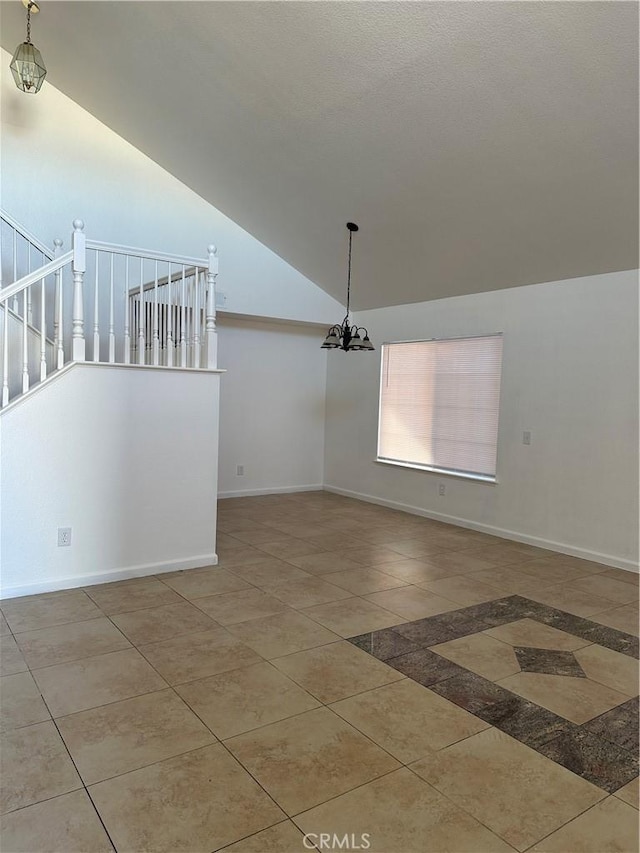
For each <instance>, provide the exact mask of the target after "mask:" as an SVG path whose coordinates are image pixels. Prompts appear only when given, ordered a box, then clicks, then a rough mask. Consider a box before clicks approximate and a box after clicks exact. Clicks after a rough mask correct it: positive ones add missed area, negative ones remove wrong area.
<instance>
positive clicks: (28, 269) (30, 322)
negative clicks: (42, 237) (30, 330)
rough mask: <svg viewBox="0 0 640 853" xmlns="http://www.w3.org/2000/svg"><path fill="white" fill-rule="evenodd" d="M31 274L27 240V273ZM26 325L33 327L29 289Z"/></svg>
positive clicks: (29, 289) (29, 247) (29, 245)
mask: <svg viewBox="0 0 640 853" xmlns="http://www.w3.org/2000/svg"><path fill="white" fill-rule="evenodd" d="M30 272H31V243H30V242H29V241H28V240H27V273H30ZM27 323H29V325H30V326H33V298H32V293H31V288H30V287H29V288H28V289H27Z"/></svg>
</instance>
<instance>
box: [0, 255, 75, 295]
mask: <svg viewBox="0 0 640 853" xmlns="http://www.w3.org/2000/svg"><path fill="white" fill-rule="evenodd" d="M72 260H73V252H72V251H70V252H65V254H64V255H60V257H58V258H54V259H53V260H52V261H49V263H48V264H45V265H44V266H43V267H40V268H39V269H37V270H34V271H33V272H30V273H29V275H25V276H23V277H22V278H19V279H18V281H14V282H13V284H9V285H8V286H7V287H3V288H2V290H0V303H2V302H6V301H7V300H8V299H11V298H12V297H14V296H15V295H16V294H17V293H20V292H21V291H22V290H25V288H27V287H31V285H32V284H35V283H36V282H37V281H40V280H41V279H43V278H46V277H47V276H48V275H51V274H52V273H54V272H58V270H60V269H62V267H64V266H66V265H67V264H68V263H70V262H71V261H72Z"/></svg>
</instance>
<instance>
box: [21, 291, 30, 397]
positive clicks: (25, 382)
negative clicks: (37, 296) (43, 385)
mask: <svg viewBox="0 0 640 853" xmlns="http://www.w3.org/2000/svg"><path fill="white" fill-rule="evenodd" d="M30 289H31V288H27V290H30ZM28 390H29V340H28V336H27V294H26V293H25V294H24V299H23V304H22V393H23V394H26V392H27V391H28Z"/></svg>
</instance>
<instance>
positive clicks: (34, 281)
mask: <svg viewBox="0 0 640 853" xmlns="http://www.w3.org/2000/svg"><path fill="white" fill-rule="evenodd" d="M54 244H55V245H54V248H53V251H50V250H49V249H47V247H46V246H44V245H43V244H42V243H41V242H40V241H39V240H38V239H37V238H36V237H34V236H33V235H32V234H30V233H29V232H28V231H27V230H26V229H25V228H24V227H23V226H21V225H20V224H19V223H17V222H16V221H15V220H14V219H13V218H12V217H11V216H10V215H9V214H7V213H5V212H4V211H0V248H1V253H0V254H1V258H2V265H1V272H2V277H1V279H0V288H1V289H0V364H1V375H2V391H1V394H0V408H2V409H5V408H6V407H7V406H9V405H11V404H13V403H14V402H16V401H17V400H18V399H20V397H22V396H23V395H24V394H27V393H28V392H29V391H30V390H31V389H33V388H34V387H35V386H36V385H40V384H41V383H43V382H46V381H47V380H48V379H49V378H51V377H52V376H54V375H55V374H56V373H57V372H58V371H60V370H61V369H62V368H63V367H65V365H67V364H69V363H73V362H85V361H90V362H94V363H104V364H116V365H138V366H141V367H142V366H152V367H158V368H161V367H165V368H166V367H168V368H182V369H187V370H194V369H195V370H215V369H216V362H217V346H216V316H215V305H216V301H215V288H216V278H217V274H218V259H217V252H216V248H215V246H209V247H208V249H207V257H206V258H205V259H202V258H188V257H182V256H179V255H170V254H167V253H164V252H156V251H147V250H143V249H135V248H131V247H127V246H117V245H112V244H109V243H102V242H99V241H97V240H90V239H87V237H86V236H85V233H84V224H83V222H82V221H81V220H79V219H76V220H75V221H74V223H73V232H72V234H71V248H70V250H69V251H67V252H62V248H63V245H64V244H63V241H62V240H55V241H54Z"/></svg>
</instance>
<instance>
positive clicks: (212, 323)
mask: <svg viewBox="0 0 640 853" xmlns="http://www.w3.org/2000/svg"><path fill="white" fill-rule="evenodd" d="M217 251H218V250H217V249H216V247H215V246H208V247H207V253H208V255H209V267H208V269H207V316H206V325H205V339H206V341H205V342H206V345H207V367H208V368H209V369H212V368H215V367H217V365H218V334H217V332H216V279H217V277H218V258H217V257H216V254H217Z"/></svg>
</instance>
